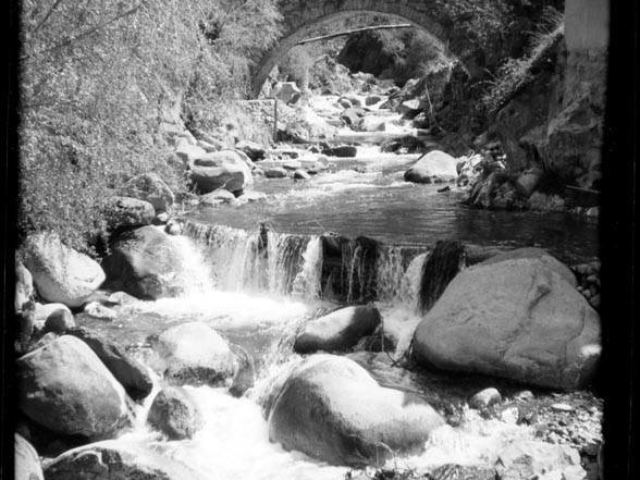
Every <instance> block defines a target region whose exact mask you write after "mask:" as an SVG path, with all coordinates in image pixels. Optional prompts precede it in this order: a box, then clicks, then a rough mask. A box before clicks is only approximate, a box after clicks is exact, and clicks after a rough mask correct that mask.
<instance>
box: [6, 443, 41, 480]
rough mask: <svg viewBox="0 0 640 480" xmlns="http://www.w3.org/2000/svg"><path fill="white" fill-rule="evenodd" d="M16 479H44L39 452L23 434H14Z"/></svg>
mask: <svg viewBox="0 0 640 480" xmlns="http://www.w3.org/2000/svg"><path fill="white" fill-rule="evenodd" d="M14 445H15V447H14V448H15V450H14V459H15V460H14V462H15V463H14V468H15V471H14V477H13V478H14V479H15V480H44V477H43V475H42V466H41V465H40V458H39V457H38V452H36V449H35V448H33V446H32V445H31V444H30V443H29V442H27V441H26V440H25V439H24V438H23V437H22V436H21V435H18V434H17V433H16V434H14Z"/></svg>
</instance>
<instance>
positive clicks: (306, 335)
mask: <svg viewBox="0 0 640 480" xmlns="http://www.w3.org/2000/svg"><path fill="white" fill-rule="evenodd" d="M380 322H381V317H380V312H379V311H378V309H377V308H375V307H368V306H356V307H346V308H341V309H339V310H336V311H335V312H332V313H330V314H329V315H325V316H324V317H321V318H318V319H316V320H312V321H310V322H307V323H306V324H305V325H304V328H303V329H302V331H301V332H300V333H299V334H298V336H297V337H296V340H295V343H294V344H293V349H294V350H295V351H296V352H298V353H312V352H316V351H318V350H325V351H328V352H330V351H336V350H346V349H348V348H351V347H353V346H354V345H356V344H357V343H358V341H359V340H360V339H361V338H362V337H365V336H367V335H371V334H372V333H373V332H374V331H375V329H376V328H377V327H378V325H380Z"/></svg>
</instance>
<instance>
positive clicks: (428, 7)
mask: <svg viewBox="0 0 640 480" xmlns="http://www.w3.org/2000/svg"><path fill="white" fill-rule="evenodd" d="M452 1H455V0H281V2H280V11H281V13H282V16H283V29H282V35H281V37H280V39H279V40H278V41H277V42H276V44H275V45H274V46H273V47H272V48H271V49H270V50H269V51H268V52H266V53H265V54H264V56H263V57H262V59H260V61H259V62H258V64H257V67H256V69H255V70H254V72H253V80H252V95H253V96H254V97H257V96H258V94H259V92H260V90H261V88H262V85H263V84H264V82H265V81H266V79H267V77H268V75H269V73H270V72H271V70H272V69H273V68H274V67H275V66H276V65H277V64H278V63H279V62H280V60H282V58H283V57H284V56H285V55H286V53H287V52H288V51H289V50H290V49H291V48H292V47H293V46H295V45H296V44H297V43H298V42H299V41H301V40H304V39H305V38H307V36H308V34H309V31H310V30H311V29H312V28H313V27H314V26H316V25H318V24H322V23H328V22H331V21H335V20H337V19H340V18H344V17H347V16H350V15H352V14H354V13H380V14H387V15H394V16H397V17H400V18H402V19H403V20H405V21H407V22H408V23H412V24H414V25H416V26H417V27H420V28H422V29H424V30H425V31H426V32H427V33H428V34H430V35H431V36H432V37H433V39H434V41H436V42H440V44H441V45H442V46H443V48H444V50H445V52H447V53H449V54H451V55H454V56H459V55H458V52H457V51H456V50H457V48H458V46H459V45H460V42H459V41H457V40H459V39H455V38H454V27H455V24H454V22H453V20H452V19H451V18H450V17H449V15H448V14H447V13H446V12H447V10H446V8H445V5H446V3H447V2H452ZM564 3H565V36H566V39H567V46H568V49H569V53H572V51H580V52H582V51H583V50H585V49H586V50H593V49H596V50H602V49H603V48H606V44H607V42H608V32H609V29H608V13H609V4H608V0H565V2H564Z"/></svg>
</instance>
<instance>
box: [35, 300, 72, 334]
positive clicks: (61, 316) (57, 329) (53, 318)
mask: <svg viewBox="0 0 640 480" xmlns="http://www.w3.org/2000/svg"><path fill="white" fill-rule="evenodd" d="M54 305H56V304H54ZM57 305H60V308H56V309H55V310H53V311H52V312H51V313H50V314H49V315H48V316H47V319H46V320H45V322H44V329H43V333H48V332H54V333H63V332H65V331H67V330H69V329H70V328H75V326H76V321H75V319H74V318H73V314H72V313H71V311H70V310H69V309H68V308H67V307H65V306H64V305H62V304H57ZM62 307H64V308H62Z"/></svg>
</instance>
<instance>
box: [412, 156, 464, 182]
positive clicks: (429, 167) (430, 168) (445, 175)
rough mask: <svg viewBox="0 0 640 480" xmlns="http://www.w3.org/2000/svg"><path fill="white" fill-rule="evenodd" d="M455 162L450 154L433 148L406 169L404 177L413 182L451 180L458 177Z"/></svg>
mask: <svg viewBox="0 0 640 480" xmlns="http://www.w3.org/2000/svg"><path fill="white" fill-rule="evenodd" d="M457 163H458V162H457V160H456V159H455V158H453V157H452V156H451V155H449V154H447V153H444V152H441V151H440V150H433V151H431V152H429V153H427V154H426V155H425V156H424V157H423V158H422V159H421V160H419V161H418V162H416V163H415V164H414V165H413V167H411V168H410V169H409V170H407V171H406V172H405V174H404V179H405V180H406V181H407V182H413V183H441V182H453V181H454V180H456V178H457V177H458V171H457V169H456V165H457Z"/></svg>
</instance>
